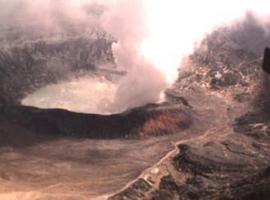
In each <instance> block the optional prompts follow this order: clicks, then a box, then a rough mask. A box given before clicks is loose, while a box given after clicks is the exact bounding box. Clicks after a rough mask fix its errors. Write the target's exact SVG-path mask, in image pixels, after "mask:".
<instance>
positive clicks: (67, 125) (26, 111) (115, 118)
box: [0, 105, 192, 145]
mask: <svg viewBox="0 0 270 200" xmlns="http://www.w3.org/2000/svg"><path fill="white" fill-rule="evenodd" d="M191 123H192V121H191V117H190V115H189V114H188V112H187V110H186V108H185V107H183V106H179V105H178V106H173V105H170V106H168V105H164V106H162V105H156V106H154V105H151V106H146V107H142V108H136V109H133V110H130V111H127V112H124V113H121V114H113V115H104V116H103V115H98V114H81V113H73V112H69V111H66V110H61V109H38V108H34V107H26V106H3V107H0V127H2V130H3V131H2V132H0V134H1V138H9V142H10V143H11V144H12V138H10V137H9V135H10V136H11V135H12V136H14V141H15V138H17V139H18V138H21V139H23V138H24V137H26V136H25V135H24V131H25V132H29V133H32V137H35V136H44V137H45V136H50V137H74V138H96V139H98V138H100V139H105V138H108V139H113V138H130V137H149V136H157V135H165V134H172V133H175V132H177V131H181V130H184V129H186V128H188V127H189V126H190V124H191ZM14 125H16V127H17V130H13V129H11V128H10V127H13V126H14ZM21 130H23V131H21ZM16 132H20V134H17V135H16ZM3 140H5V139H3ZM3 140H1V144H2V145H4V144H5V142H4V141H3ZM18 140H19V139H18ZM22 141H27V140H22ZM21 145H25V144H23V143H22V144H21Z"/></svg>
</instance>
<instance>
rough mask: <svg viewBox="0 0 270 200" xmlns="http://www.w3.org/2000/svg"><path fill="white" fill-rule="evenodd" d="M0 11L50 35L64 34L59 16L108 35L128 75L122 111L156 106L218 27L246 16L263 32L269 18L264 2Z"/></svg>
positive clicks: (43, 2) (174, 0)
mask: <svg viewBox="0 0 270 200" xmlns="http://www.w3.org/2000/svg"><path fill="white" fill-rule="evenodd" d="M93 3H96V4H99V5H103V6H104V8H105V9H104V12H103V14H102V15H101V16H99V17H96V16H92V15H91V16H89V15H88V14H87V12H86V10H87V9H86V8H87V6H89V5H92V4H93ZM0 5H1V7H2V8H3V7H6V8H8V9H3V10H7V11H6V13H2V14H0V16H1V18H2V19H4V21H5V20H6V21H10V20H9V18H8V17H6V16H9V17H10V13H16V11H18V10H19V11H20V12H19V14H20V15H25V16H28V17H29V20H32V19H33V16H40V19H41V21H42V22H43V23H41V25H42V26H43V27H46V28H47V29H48V30H51V29H59V30H62V29H64V28H65V27H64V26H63V25H62V24H61V26H60V25H59V24H58V23H57V22H56V21H55V18H56V16H59V15H60V16H62V17H65V18H68V19H70V21H72V22H73V23H80V24H82V25H83V26H84V25H90V24H91V25H93V26H100V27H102V28H103V29H104V30H105V31H107V32H108V33H110V34H112V35H113V36H114V37H115V38H116V40H117V43H115V45H114V46H113V48H114V55H115V58H116V62H117V64H118V66H119V67H120V68H124V69H125V70H127V71H128V75H127V76H126V77H125V78H124V79H123V80H122V82H121V83H120V86H119V88H118V91H117V95H116V96H117V97H116V99H115V104H114V106H115V107H117V106H118V105H123V104H124V105H126V106H125V107H126V108H129V107H134V106H139V105H143V104H146V103H149V102H155V101H159V100H160V96H161V94H162V92H163V91H164V90H165V89H166V88H167V87H169V86H170V85H171V84H172V83H173V82H174V81H175V80H176V78H177V75H178V72H177V69H178V68H179V67H180V65H181V60H182V58H183V57H184V56H185V55H187V54H189V53H192V51H193V48H194V46H195V45H196V43H199V42H200V40H201V39H203V37H204V36H205V35H206V34H207V33H209V32H211V31H212V30H213V29H214V28H216V27H217V26H221V25H225V24H230V23H232V22H233V21H235V20H236V19H241V18H243V17H244V16H245V13H246V12H247V11H249V12H252V13H254V14H255V15H256V16H257V18H258V19H260V22H261V23H262V26H264V25H263V24H264V23H265V19H266V18H265V16H268V15H270V2H269V1H268V0H261V1H259V2H258V1H256V0H239V1H235V0H227V1H215V0H204V1H197V0H189V1H180V0H167V1H165V0H100V1H94V0H66V1H64V0H58V1H56V0H54V1H52V0H36V1H31V0H24V1H23V0H13V1H10V0H0ZM22 10H23V11H22ZM17 13H18V12H17ZM267 30H268V29H267ZM265 33H267V31H266V32H265Z"/></svg>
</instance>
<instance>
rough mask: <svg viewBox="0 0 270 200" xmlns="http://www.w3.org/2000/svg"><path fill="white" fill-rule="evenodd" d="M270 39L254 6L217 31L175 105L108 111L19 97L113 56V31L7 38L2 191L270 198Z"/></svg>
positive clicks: (0, 54)
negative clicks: (265, 60) (269, 69)
mask: <svg viewBox="0 0 270 200" xmlns="http://www.w3.org/2000/svg"><path fill="white" fill-rule="evenodd" d="M255 39H256V40H255ZM269 41H270V40H269V35H267V34H265V32H264V28H262V27H261V26H260V25H259V24H258V23H257V22H256V20H255V19H254V18H252V16H249V15H248V16H247V19H246V21H244V22H242V23H239V24H237V25H235V26H232V27H224V28H220V29H217V30H216V31H214V32H213V33H212V34H210V35H208V36H207V37H206V38H205V40H204V41H203V42H202V44H201V45H200V46H199V47H198V48H197V49H196V50H195V52H194V53H193V54H192V55H191V56H190V57H189V58H188V59H187V62H186V64H185V66H184V68H183V71H181V72H180V74H179V79H178V81H177V82H176V83H175V85H174V86H173V87H172V88H171V89H169V90H168V91H167V92H166V94H167V100H168V102H167V103H164V104H160V105H147V106H144V107H141V108H135V109H132V110H129V111H127V112H124V113H121V114H115V115H108V116H102V115H93V114H79V113H72V112H68V111H65V110H59V109H53V110H46V109H45V110H44V109H38V108H32V107H24V106H20V105H14V104H18V102H19V100H20V99H21V98H22V96H23V95H24V94H25V92H29V91H32V90H34V89H36V88H38V87H40V86H42V85H43V84H47V83H51V82H55V81H58V80H61V79H65V78H66V77H67V76H68V74H69V73H72V74H74V73H77V71H80V70H81V69H83V70H93V69H95V68H96V66H97V64H98V63H102V62H113V56H112V52H111V44H112V40H108V39H104V38H103V37H99V38H96V39H94V40H93V39H89V38H88V37H85V36H83V37H79V38H77V37H68V38H66V39H63V40H61V41H60V40H57V41H51V40H50V41H49V40H46V39H45V40H44V39H42V40H39V41H33V40H31V41H30V42H28V43H23V44H20V45H18V43H16V45H11V46H9V47H5V48H4V49H2V50H1V51H0V72H1V73H0V83H1V85H0V92H1V95H0V97H1V98H0V100H1V102H2V106H1V107H0V114H1V115H0V136H1V142H0V147H1V148H0V150H1V152H3V153H2V154H0V160H1V161H2V160H3V161H4V162H0V164H1V167H0V181H1V185H3V187H0V194H1V192H4V193H7V192H8V193H12V192H14V191H15V192H17V190H18V191H35V192H36V191H38V192H39V193H38V194H35V193H32V195H38V196H40V198H47V197H48V198H52V197H53V198H54V199H61V200H62V199H65V198H66V199H70V198H78V199H82V198H83V197H85V199H89V198H90V199H91V198H92V197H96V196H100V195H103V194H108V193H110V194H112V195H110V196H111V197H109V199H112V200H114V199H116V200H118V199H119V200H121V199H155V200H158V199H160V200H167V199H168V200H172V199H177V200H178V199H183V200H186V199H187V200H188V199H252V200H254V199H269V198H270V194H269V191H270V188H269V185H270V176H269V174H270V172H269V167H270V159H269V153H270V143H269V142H270V135H269V133H270V132H269V131H270V114H269V112H270V110H269V105H270V103H269V102H270V100H269V99H270V95H269V87H270V81H269V80H270V78H269V76H270V75H269V74H266V73H264V72H263V71H262V66H261V64H262V55H263V49H264V47H265V46H266V45H268V42H269ZM59 65H61V67H60V68H58V66H59ZM63 72H65V73H63ZM10 104H12V105H10ZM149 138H150V139H149ZM79 139H80V140H79ZM81 139H83V140H81ZM104 139H106V140H104ZM109 139H110V140H109ZM112 139H114V140H112ZM117 139H118V140H117ZM169 144H170V145H169ZM171 144H173V145H174V147H175V148H174V149H173V150H171ZM114 145H115V146H114ZM26 158H27V159H26ZM158 159H159V160H160V161H158V162H157V160H158ZM75 161H76V162H75ZM14 163H15V164H17V165H16V166H18V163H19V165H20V168H17V167H14V166H15V164H14ZM36 166H39V167H38V169H37V167H36ZM6 169H10V170H9V171H8V172H7V170H6ZM29 169H30V170H29ZM40 169H46V170H45V171H40ZM59 169H60V170H59ZM56 177H57V178H56ZM135 177H137V178H136V179H135ZM44 180H45V181H44ZM17 182H19V183H21V184H19V185H18V184H17ZM59 182H61V184H59ZM33 183H34V184H33ZM24 185H26V186H24ZM123 186H124V187H123ZM14 188H15V189H14ZM40 188H42V191H44V192H40ZM44 188H46V190H43V189H44ZM120 188H122V189H120ZM119 189H120V190H119ZM89 190H92V191H90V192H89ZM117 191H118V192H117ZM75 193H76V194H75ZM78 193H79V194H82V196H78V195H77V194H78ZM59 194H66V196H61V195H59ZM29 195H30V194H29ZM75 196H76V197H75ZM30 198H31V197H30Z"/></svg>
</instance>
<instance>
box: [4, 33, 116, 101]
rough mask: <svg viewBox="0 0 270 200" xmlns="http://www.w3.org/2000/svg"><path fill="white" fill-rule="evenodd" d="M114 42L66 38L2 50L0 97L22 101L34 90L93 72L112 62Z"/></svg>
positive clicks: (85, 38)
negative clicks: (80, 74) (80, 73)
mask: <svg viewBox="0 0 270 200" xmlns="http://www.w3.org/2000/svg"><path fill="white" fill-rule="evenodd" d="M111 45H112V41H111V40H108V39H107V38H106V37H102V38H97V39H91V38H87V37H79V38H67V39H64V40H61V41H55V42H52V41H47V40H43V41H29V42H28V43H26V44H23V45H22V46H11V47H9V48H5V49H2V50H0V93H1V95H0V99H1V102H2V103H6V104H19V103H20V100H21V99H22V98H23V97H24V96H25V95H27V94H29V93H31V92H33V91H34V90H36V89H38V88H40V87H42V86H45V85H47V84H50V83H56V82H58V81H61V80H65V79H68V78H69V77H70V76H72V75H74V74H76V73H78V72H80V71H81V70H83V71H91V70H92V71H93V70H95V69H96V68H97V66H98V65H99V64H101V63H113V62H114V61H113V56H112V51H111Z"/></svg>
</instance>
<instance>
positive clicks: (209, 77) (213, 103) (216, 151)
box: [110, 15, 270, 200]
mask: <svg viewBox="0 0 270 200" xmlns="http://www.w3.org/2000/svg"><path fill="white" fill-rule="evenodd" d="M254 35H256V36H259V37H258V38H260V40H259V41H256V42H257V46H254V44H251V43H253V42H254V41H249V40H250V39H251V38H252V36H254ZM266 38H267V36H265V35H264V31H263V28H262V27H261V26H260V25H259V24H258V23H257V22H256V20H255V19H254V18H253V17H252V16H250V15H248V16H247V19H246V21H245V22H243V23H242V24H237V25H236V26H233V27H225V28H220V29H217V30H216V31H215V32H213V33H212V34H210V35H209V36H208V37H207V38H206V39H205V40H204V41H203V42H202V44H201V46H200V47H199V48H198V49H197V50H196V51H195V53H194V54H193V55H191V56H190V58H189V59H188V60H187V62H186V65H187V67H186V69H184V72H183V73H182V74H180V76H179V80H178V82H177V83H176V84H175V86H174V88H172V89H170V90H168V91H167V97H168V99H169V100H170V101H173V102H181V101H183V100H182V99H184V100H185V99H187V100H188V104H189V105H190V107H192V109H193V110H194V112H195V113H197V116H200V113H203V114H202V116H204V117H205V118H206V117H207V116H212V117H210V118H209V119H208V120H209V121H208V122H205V123H207V124H208V128H207V131H206V132H204V133H201V134H198V135H197V136H194V137H193V138H191V139H188V140H182V141H181V140H180V141H178V142H176V148H175V149H174V150H173V151H171V152H170V153H169V154H168V155H167V156H166V157H164V158H163V159H162V160H161V162H159V163H158V164H156V165H154V166H153V167H152V168H151V169H147V170H145V171H144V172H143V173H142V174H141V176H140V177H139V179H138V180H137V181H134V183H133V184H130V185H128V186H127V187H126V188H124V189H123V191H122V192H120V193H118V194H117V195H113V196H112V197H111V198H110V199H112V200H114V199H153V200H173V199H175V200H179V199H181V200H189V199H245V200H246V199H252V200H256V199H258V200H259V199H260V200H261V199H269V198H270V192H269V191H270V186H269V185H270V176H269V167H270V159H269V153H270V140H269V138H270V134H269V133H270V132H269V130H270V129H269V127H270V114H269V113H270V110H269V105H270V104H269V102H270V101H269V85H270V82H269V75H268V74H266V73H264V72H263V71H262V57H261V55H263V54H262V53H263V50H264V47H265V45H266V44H267V39H266ZM250 47H254V49H252V48H250ZM264 60H268V58H266V59H264ZM207 102H208V103H207ZM222 107H224V109H221V108H222ZM208 108H209V109H210V108H212V109H213V110H215V111H214V112H211V114H210V110H208ZM144 181H145V182H146V183H147V184H149V187H148V190H147V191H143V190H140V189H138V188H140V187H138V186H136V187H135V186H134V185H137V184H140V183H141V184H142V185H143V184H145V183H144ZM132 194H133V195H132Z"/></svg>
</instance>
